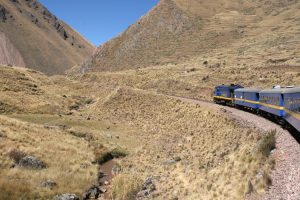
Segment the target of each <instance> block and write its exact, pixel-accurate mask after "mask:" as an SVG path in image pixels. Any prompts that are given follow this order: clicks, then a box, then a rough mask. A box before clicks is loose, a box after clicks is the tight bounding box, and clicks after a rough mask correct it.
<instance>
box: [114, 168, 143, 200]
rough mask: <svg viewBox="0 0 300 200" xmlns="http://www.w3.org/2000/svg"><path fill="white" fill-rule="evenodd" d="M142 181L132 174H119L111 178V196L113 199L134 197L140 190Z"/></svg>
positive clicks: (121, 199)
mask: <svg viewBox="0 0 300 200" xmlns="http://www.w3.org/2000/svg"><path fill="white" fill-rule="evenodd" d="M141 187H142V181H141V180H140V179H139V178H137V177H135V176H132V175H128V174H119V175H117V176H116V177H115V178H114V179H113V180H112V198H113V199H115V200H131V199H135V195H136V194H137V193H138V192H139V191H140V190H141Z"/></svg>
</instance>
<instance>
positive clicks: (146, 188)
mask: <svg viewBox="0 0 300 200" xmlns="http://www.w3.org/2000/svg"><path fill="white" fill-rule="evenodd" d="M155 190H156V187H155V184H154V178H153V177H152V176H150V177H148V178H147V179H146V180H145V182H144V184H143V186H142V190H141V191H140V192H138V193H137V195H136V199H138V200H139V199H144V198H148V197H150V196H151V195H152V193H153V192H154V191H155Z"/></svg>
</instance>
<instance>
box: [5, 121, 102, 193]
mask: <svg viewBox="0 0 300 200" xmlns="http://www.w3.org/2000/svg"><path fill="white" fill-rule="evenodd" d="M0 124H1V128H0V131H1V133H3V135H4V137H2V138H1V140H0V146H1V153H0V155H1V158H0V159H1V169H0V171H1V181H0V188H1V195H0V199H6V197H7V195H11V196H10V199H20V197H24V199H32V198H33V197H39V198H52V197H53V196H54V194H57V193H66V192H70V191H71V192H74V193H77V194H79V195H80V194H81V193H82V192H83V190H84V188H86V187H87V186H88V185H89V184H91V183H92V182H93V181H94V180H95V177H96V174H97V166H95V165H92V164H91V162H92V161H93V158H94V155H93V150H92V149H91V147H90V146H89V144H88V142H87V141H85V140H80V139H78V138H76V137H74V136H72V135H70V134H68V133H66V132H63V131H61V130H57V129H46V128H44V127H43V126H40V125H33V124H29V123H25V122H21V121H18V120H14V119H11V118H7V117H3V116H1V117H0ZM13 149H18V150H20V151H22V152H25V153H26V154H28V155H33V156H36V157H37V158H39V159H41V160H42V161H44V162H45V163H46V165H47V168H46V169H43V170H30V169H23V168H19V167H16V168H13V169H11V168H10V166H11V164H12V163H13V161H12V160H10V159H9V156H8V153H9V152H10V151H11V150H13ZM46 180H52V181H55V182H56V183H57V185H58V187H56V188H54V189H53V190H49V189H46V188H42V187H41V184H42V182H43V181H46Z"/></svg>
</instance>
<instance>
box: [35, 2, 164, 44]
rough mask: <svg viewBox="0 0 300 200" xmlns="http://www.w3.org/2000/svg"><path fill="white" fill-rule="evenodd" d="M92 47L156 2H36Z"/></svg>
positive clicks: (132, 20)
mask: <svg viewBox="0 0 300 200" xmlns="http://www.w3.org/2000/svg"><path fill="white" fill-rule="evenodd" d="M40 2H41V3H42V4H43V5H45V6H46V7H47V8H48V9H49V10H50V11H51V12H52V13H53V14H55V15H56V16H57V17H58V18H59V19H61V20H63V21H65V22H66V23H67V24H69V25H70V26H72V27H73V28H74V29H75V30H77V31H78V32H79V33H80V34H82V35H83V36H84V37H85V38H87V39H88V40H89V41H91V42H92V43H93V44H95V45H96V46H99V45H100V44H102V43H104V42H106V41H108V40H109V39H111V38H113V37H115V36H117V35H118V34H119V33H121V32H123V31H124V30H125V29H126V28H127V27H128V26H129V25H131V24H133V23H134V22H136V21H137V20H138V19H139V18H140V17H141V16H142V15H144V14H146V13H147V12H148V11H149V10H150V9H151V8H152V7H153V6H155V5H156V4H157V3H158V2H159V0H40Z"/></svg>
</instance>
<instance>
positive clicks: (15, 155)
mask: <svg viewBox="0 0 300 200" xmlns="http://www.w3.org/2000/svg"><path fill="white" fill-rule="evenodd" d="M8 156H9V158H10V159H12V160H13V161H14V162H15V163H19V162H20V160H21V159H22V158H24V157H25V156H27V154H26V153H24V152H22V151H20V150H18V149H13V150H11V151H10V152H9V153H8Z"/></svg>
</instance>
